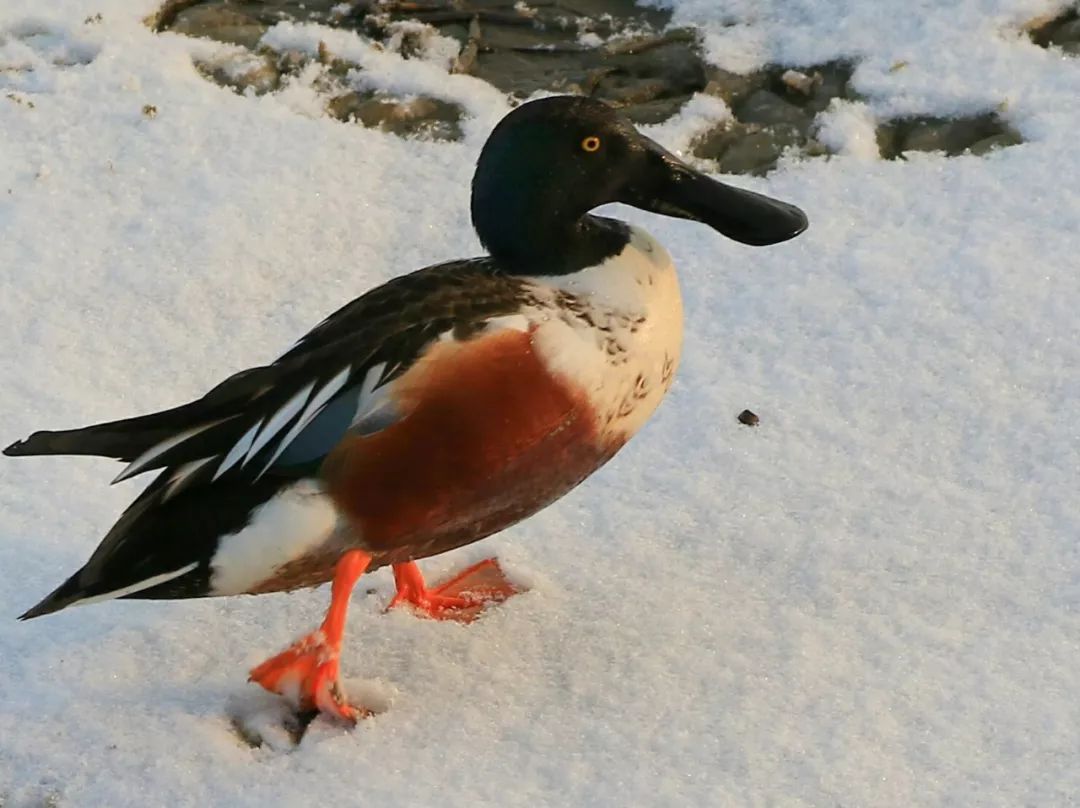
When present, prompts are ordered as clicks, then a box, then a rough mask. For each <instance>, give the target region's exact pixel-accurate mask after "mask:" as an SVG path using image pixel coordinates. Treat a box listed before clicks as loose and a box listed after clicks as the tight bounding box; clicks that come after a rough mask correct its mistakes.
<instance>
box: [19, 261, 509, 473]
mask: <svg viewBox="0 0 1080 808" xmlns="http://www.w3.org/2000/svg"><path fill="white" fill-rule="evenodd" d="M522 290H523V287H522V285H521V284H520V283H519V282H517V281H515V280H514V279H511V278H508V277H506V276H503V275H500V274H499V273H497V272H496V271H495V270H494V268H493V266H492V265H491V262H490V259H474V260H470V261H457V262H452V263H448V264H441V265H437V266H434V267H428V268H426V269H423V270H420V271H418V272H414V273H412V274H410V275H405V276H402V277H400V278H396V279H394V280H392V281H390V282H389V283H386V284H384V285H383V286H380V287H378V288H376V289H374V290H372V291H370V292H368V293H367V294H365V295H363V296H362V297H360V298H357V299H356V300H354V301H352V302H351V303H349V304H348V305H346V306H345V307H343V308H342V309H340V310H338V311H337V312H335V313H334V314H332V315H331V316H330V317H328V318H327V319H326V320H324V321H323V322H322V323H320V324H319V325H318V326H316V327H315V328H314V329H313V330H312V331H311V332H309V333H308V334H307V335H306V336H305V337H303V338H302V339H301V340H300V341H299V342H298V343H297V344H296V345H295V346H293V348H291V349H290V350H289V351H288V352H287V353H285V354H284V355H283V356H281V357H280V358H279V359H278V360H277V361H275V362H274V363H272V364H270V365H266V366H263V367H256V368H251V369H248V370H244V371H241V372H240V373H237V374H235V375H234V376H231V377H230V378H228V379H226V380H225V381H224V382H222V383H221V384H219V385H217V386H216V387H215V388H213V389H212V390H211V391H210V392H208V393H207V394H206V395H205V396H203V397H202V398H200V399H198V400H196V401H193V402H190V403H188V404H184V405H182V406H179V407H175V408H172V409H169V410H164V411H161V412H157V413H152V414H150V415H144V416H140V417H137V418H128V419H123V420H119V421H111V422H108V423H103V424H95V425H93V426H88V427H83V428H80V429H72V430H63V431H42V432H35V433H34V434H33V435H31V436H30V437H29V438H27V439H25V440H22V441H16V442H15V443H13V444H12V445H10V446H8V447H7V448H6V449H5V450H4V454H6V455H9V456H25V455H46V454H71V455H97V456H102V457H112V458H116V459H119V460H124V461H126V462H127V463H128V465H127V467H126V468H125V469H124V470H123V471H122V472H121V473H120V474H119V475H118V476H117V478H116V480H115V481H120V480H125V479H128V478H129V477H132V476H135V475H137V474H141V473H143V472H146V471H152V470H155V469H162V468H170V469H172V474H171V476H170V477H169V478H168V479H167V481H166V483H165V484H169V485H172V486H174V487H176V486H180V485H184V486H185V487H186V486H188V485H190V484H192V483H195V482H198V481H206V480H216V479H219V478H221V477H223V476H229V478H230V479H237V478H245V477H246V478H248V479H251V480H252V481H254V480H257V479H259V478H260V477H262V476H263V475H264V474H267V473H274V474H282V473H284V474H290V473H294V472H295V470H297V469H300V468H301V467H303V466H304V465H306V464H308V463H310V462H312V461H314V460H316V459H317V458H318V457H319V456H320V450H321V449H325V448H329V446H331V445H332V443H333V442H334V441H336V439H337V438H340V435H341V433H342V432H343V431H344V430H345V429H348V428H349V427H350V426H352V425H353V422H354V421H356V422H357V425H358V427H359V428H361V429H365V428H367V429H370V428H373V427H374V426H377V425H378V423H379V422H380V419H383V420H384V421H385V419H386V418H388V417H391V414H390V413H388V412H386V411H385V410H380V408H379V403H380V391H381V390H382V389H383V388H384V386H385V385H386V384H387V383H388V382H391V381H392V380H393V379H395V378H397V377H398V376H400V375H401V374H403V373H404V372H405V371H406V370H408V368H409V367H410V366H411V365H412V363H413V362H415V361H416V359H417V358H418V357H419V356H420V355H421V354H422V353H423V351H424V350H425V348H426V347H427V346H428V345H430V344H431V343H432V342H433V341H434V340H436V339H438V338H439V336H440V335H441V334H444V333H446V332H452V333H455V334H462V333H468V332H469V331H470V330H471V329H477V328H479V327H481V326H482V324H483V322H484V321H485V320H487V319H489V318H492V317H497V316H500V315H503V314H508V313H510V312H512V311H514V310H516V308H517V307H518V306H519V305H520V303H521V295H522Z"/></svg>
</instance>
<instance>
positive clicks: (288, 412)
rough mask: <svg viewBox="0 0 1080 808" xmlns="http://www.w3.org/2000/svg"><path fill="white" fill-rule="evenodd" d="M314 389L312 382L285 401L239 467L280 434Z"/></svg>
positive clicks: (260, 433) (267, 423)
mask: <svg viewBox="0 0 1080 808" xmlns="http://www.w3.org/2000/svg"><path fill="white" fill-rule="evenodd" d="M314 389H315V382H312V383H311V384H309V385H308V386H307V387H305V388H304V389H303V390H301V391H300V392H299V393H297V394H296V395H294V396H293V397H292V398H290V399H289V400H288V401H286V402H285V405H284V406H283V407H282V408H281V409H280V410H278V411H277V412H275V413H274V415H273V417H271V418H270V420H269V421H267V422H266V426H264V427H263V428H262V430H261V431H260V432H259V437H257V438H255V442H254V443H252V444H251V448H250V449H248V452H247V455H245V457H244V462H243V463H241V465H246V464H247V463H248V461H249V460H251V458H253V457H254V456H255V455H257V454H258V453H259V452H260V451H261V450H262V448H263V447H264V446H265V445H266V444H268V443H269V442H270V441H271V440H273V437H274V435H276V434H277V433H278V432H280V431H281V430H282V429H283V428H284V427H285V424H287V423H289V420H290V419H291V418H292V417H293V416H294V415H296V414H297V413H298V412H300V408H301V407H303V406H304V403H305V402H306V401H307V400H308V396H310V395H311V391H312V390H314Z"/></svg>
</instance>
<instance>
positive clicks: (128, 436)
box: [4, 96, 807, 722]
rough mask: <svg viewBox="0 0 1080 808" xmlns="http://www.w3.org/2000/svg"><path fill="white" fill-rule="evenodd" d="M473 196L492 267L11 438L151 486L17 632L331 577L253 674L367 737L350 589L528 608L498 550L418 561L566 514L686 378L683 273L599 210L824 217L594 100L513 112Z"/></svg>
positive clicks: (741, 222) (439, 271) (474, 265)
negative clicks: (99, 413)
mask: <svg viewBox="0 0 1080 808" xmlns="http://www.w3.org/2000/svg"><path fill="white" fill-rule="evenodd" d="M471 191H472V193H471V205H470V208H471V216H472V223H473V227H474V228H475V231H476V234H477V236H478V237H479V240H480V242H481V244H482V245H483V247H484V248H485V249H486V250H487V253H486V254H485V255H482V256H480V257H474V258H469V259H464V260H453V261H448V262H445V263H440V264H437V265H433V266H429V267H426V268H424V269H420V270H418V271H415V272H412V273H410V274H406V275H402V276H399V277H397V278H394V279H392V280H390V281H389V282H387V283H385V284H383V285H381V286H379V287H377V288H374V289H372V290H370V291H368V292H366V293H365V294H363V295H362V296H360V297H359V298H357V299H355V300H353V301H352V302H350V303H348V304H346V305H345V306H344V307H342V308H340V309H339V310H338V311H336V312H335V313H333V314H331V315H330V316H329V317H327V318H326V319H325V320H323V321H322V322H321V323H319V324H318V325H316V326H315V328H313V329H312V330H311V331H310V332H309V333H307V334H306V335H305V336H304V337H302V338H301V339H300V340H299V342H297V343H296V344H295V345H294V346H293V347H291V348H290V349H289V350H288V351H287V352H285V353H284V354H283V355H282V356H280V357H279V358H278V359H276V360H275V361H273V362H271V363H270V364H267V365H263V366H259V367H254V368H249V369H247V370H242V371H240V372H238V373H236V374H235V375H233V376H230V377H229V378H227V379H226V380H225V381H223V382H221V383H220V384H218V385H217V386H216V387H214V388H212V389H211V390H210V391H209V392H207V393H206V394H205V395H204V396H202V397H201V398H199V399H197V400H195V401H191V402H190V403H186V404H182V405H180V406H177V407H174V408H172V409H167V410H164V411H161V412H156V413H151V414H148V415H142V416H138V417H132V418H125V419H122V420H117V421H111V422H108V423H100V424H95V425H92V426H87V427H83V428H79V429H70V430H62V431H39V432H35V433H34V434H32V435H30V436H29V437H28V438H26V439H25V440H21V441H16V442H15V443H13V444H11V445H10V446H8V447H7V448H6V449H5V450H4V454H5V455H8V456H12V457H16V456H29V455H92V456H99V457H107V458H112V459H115V460H120V461H123V462H125V463H126V466H125V467H124V469H123V470H122V471H121V473H120V474H119V475H118V476H117V477H116V479H115V480H114V482H118V481H121V480H127V479H129V478H132V477H135V476H137V475H142V474H147V473H150V472H156V474H155V476H153V478H152V480H151V481H150V483H149V485H148V486H147V487H146V488H145V490H143V491H142V493H141V494H139V495H138V497H137V498H136V499H135V500H134V501H133V502H132V503H131V505H130V506H129V507H128V508H127V509H126V510H124V511H123V513H122V514H121V515H120V517H119V519H118V520H117V522H116V524H115V525H114V526H113V527H112V528H111V529H110V530H109V531H108V532H107V533H106V535H105V537H104V538H103V540H102V541H101V543H100V545H99V546H98V547H97V549H96V550H95V551H94V552H93V553H92V554H91V556H90V558H89V560H88V561H87V562H86V564H85V565H84V566H83V567H82V568H81V569H79V570H78V571H76V572H75V573H74V574H73V575H71V576H70V577H69V578H68V579H67V580H65V581H64V582H63V583H62V584H60V586H58V587H57V588H56V589H55V590H54V591H52V592H51V593H50V594H48V595H47V596H45V597H44V598H43V599H42V600H41V601H40V602H39V603H38V604H37V605H35V606H33V607H32V608H31V609H29V610H27V611H26V612H25V613H24V614H22V615H21V618H20V619H23V620H27V619H30V618H37V617H42V616H44V615H48V614H52V613H54V612H58V611H60V610H61V609H66V608H68V607H71V606H76V605H85V604H91V603H98V602H101V601H108V600H113V599H135V600H138V599H184V598H202V597H220V596H228V595H242V594H263V593H269V592H281V591H290V590H295V589H298V588H302V587H313V586H316V585H320V584H324V583H327V582H330V584H331V586H330V604H329V607H328V609H327V612H326V616H325V619H324V620H323V622H322V623H321V625H320V626H319V627H318V628H317V629H316V630H314V631H312V632H311V633H310V634H307V635H306V636H303V637H301V638H300V639H298V640H296V641H295V642H294V643H292V644H291V645H290V646H288V647H287V648H286V649H285V650H284V651H282V652H281V653H279V654H277V655H275V656H273V657H271V658H270V659H268V660H267V661H266V662H264V663H262V664H261V665H258V666H256V667H255V668H254V669H252V670H251V672H250V676H249V679H250V680H251V681H253V682H255V683H257V684H258V685H261V686H262V687H264V688H265V689H267V690H269V691H271V692H273V693H277V694H280V695H281V696H283V697H285V698H288V699H289V700H291V701H292V703H293V704H294V705H295V706H296V707H297V708H298V709H302V710H306V711H317V712H318V713H322V714H325V715H326V716H329V717H330V718H332V719H338V720H341V721H346V722H353V721H355V720H357V718H358V717H362V715H364V714H365V713H364V708H363V707H362V706H357V705H353V704H350V702H349V701H348V699H347V696H346V694H345V692H344V689H343V687H342V685H341V682H340V658H341V650H342V644H343V637H344V631H345V625H346V617H347V612H348V607H349V600H350V597H351V593H352V591H353V588H354V586H355V585H356V582H357V580H358V579H359V578H360V577H361V576H362V575H366V574H369V573H371V572H373V571H375V570H377V569H379V568H380V567H386V566H389V567H391V569H392V571H393V575H394V580H395V587H396V594H395V595H394V597H393V600H392V601H391V603H390V606H391V607H399V606H408V607H410V608H412V609H413V610H414V611H416V612H417V613H419V614H420V615H422V616H427V617H434V618H438V619H459V618H461V616H462V615H465V618H466V619H472V617H474V616H475V614H476V612H477V609H478V608H483V607H486V606H488V605H490V604H491V603H496V602H498V601H500V600H503V599H505V598H507V597H510V596H512V595H513V594H515V593H516V592H517V591H518V588H517V587H516V586H515V585H514V584H513V583H512V582H511V581H510V579H509V577H508V576H507V575H506V574H505V572H504V571H503V570H502V569H501V567H499V565H498V562H497V560H496V559H493V558H489V559H486V560H485V561H482V562H480V563H479V564H476V565H473V566H472V567H470V568H469V569H467V570H464V571H463V572H462V573H461V574H459V575H456V576H453V577H452V578H451V580H450V581H448V582H446V583H445V584H443V585H440V586H435V587H431V586H428V585H427V584H426V582H425V580H424V577H423V574H422V571H421V570H420V568H419V566H418V565H417V561H418V560H420V559H423V558H426V557H430V556H433V555H436V554H440V553H445V552H448V551H450V550H453V549H455V548H459V547H462V546H464V545H467V544H470V543H472V542H476V541H479V540H481V539H483V538H485V537H488V536H491V535H492V534H495V533H498V532H499V531H501V530H503V529H505V528H507V527H509V526H511V525H513V524H515V523H517V522H519V521H521V520H523V519H525V518H527V517H529V516H530V515H532V514H534V513H536V512H537V511H539V510H540V509H542V508H544V507H546V506H548V505H550V504H551V503H553V502H555V501H556V500H558V499H559V498H560V497H562V496H563V495H564V494H566V493H567V492H568V491H570V490H571V489H573V488H574V487H575V486H577V485H578V484H579V483H581V482H582V481H584V480H585V479H586V478H587V477H589V475H591V474H592V473H593V472H594V471H596V470H597V469H598V468H600V467H601V466H602V465H604V464H605V463H606V462H607V461H608V460H610V459H611V458H612V457H613V456H614V455H615V454H616V453H617V452H618V451H619V450H620V449H621V448H622V447H623V446H624V445H625V444H626V442H627V441H628V440H629V439H630V438H631V437H632V436H633V435H634V434H636V433H637V432H638V431H639V430H640V429H641V428H642V426H643V425H644V424H645V422H646V421H647V420H648V418H649V417H650V416H651V415H652V413H653V412H654V411H655V410H656V408H657V406H658V405H659V403H660V401H661V399H662V398H663V397H664V395H665V393H666V392H667V391H668V389H669V388H670V387H671V384H672V379H673V378H674V375H675V371H676V369H677V367H678V364H679V358H680V353H681V345H682V331H683V309H682V298H681V293H680V289H679V283H678V280H677V278H676V273H675V268H674V266H673V263H672V259H671V257H670V255H669V254H668V252H667V251H666V250H665V249H664V247H663V246H661V244H660V243H659V242H657V241H656V240H655V239H654V238H653V237H652V236H650V235H649V234H648V233H647V232H646V231H645V230H644V229H642V228H640V227H637V226H632V225H630V224H628V223H626V222H623V221H620V220H617V219H613V218H610V217H607V216H601V215H598V214H597V213H594V212H593V211H594V209H596V208H598V207H600V206H602V205H606V204H609V203H616V202H619V203H624V204H626V205H630V206H632V207H635V208H639V209H641V210H644V211H648V212H652V213H655V214H659V215H662V216H667V217H675V218H679V219H686V220H689V221H693V222H698V223H701V224H703V225H705V226H707V227H709V228H711V229H713V230H715V231H717V232H718V233H720V234H721V235H723V236H726V237H727V238H729V239H732V240H734V241H736V242H740V243H742V244H746V245H751V246H767V245H773V244H778V243H781V242H784V241H787V240H789V239H792V238H794V237H795V236H797V235H799V234H800V233H802V232H803V231H804V230H805V229H806V228H807V218H806V215H805V214H804V213H803V211H802V210H801V209H800V208H798V207H796V206H795V205H792V204H789V203H787V202H783V201H780V200H777V199H773V198H771V197H768V196H765V195H762V194H759V193H756V192H754V191H750V190H746V189H742V188H738V187H735V186H732V185H729V184H727V183H724V182H721V181H720V180H717V179H715V178H713V177H711V176H709V175H708V174H706V173H704V172H702V171H699V170H697V169H695V168H693V167H691V166H690V165H689V164H687V163H686V162H684V161H683V160H681V159H680V158H678V157H677V156H675V155H674V154H672V153H671V152H669V151H668V150H666V149H665V148H663V147H662V146H661V145H660V144H659V143H657V142H655V141H654V140H651V139H650V138H648V137H646V136H645V135H643V134H642V133H640V132H639V131H637V130H636V129H635V128H634V126H633V125H632V124H631V123H630V122H629V121H627V120H626V119H625V118H624V117H622V116H621V115H620V114H619V112H618V111H617V110H616V109H615V108H613V107H611V106H609V105H608V104H606V103H605V102H602V101H599V100H595V99H590V98H587V97H578V96H552V97H546V98H542V99H538V100H533V101H530V102H527V103H523V104H521V105H520V106H517V107H515V108H514V109H512V110H511V111H510V112H509V113H508V114H506V115H505V117H503V118H502V119H501V120H500V121H499V123H498V124H497V125H496V126H495V128H494V129H493V131H492V132H491V134H490V135H489V137H488V139H487V141H486V142H485V144H484V146H483V148H482V149H481V152H480V155H479V157H478V159H477V163H476V168H475V173H474V177H473V182H472V189H471Z"/></svg>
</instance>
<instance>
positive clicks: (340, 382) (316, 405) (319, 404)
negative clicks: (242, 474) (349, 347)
mask: <svg viewBox="0 0 1080 808" xmlns="http://www.w3.org/2000/svg"><path fill="white" fill-rule="evenodd" d="M350 373H352V366H351V365H349V366H347V367H346V368H345V369H344V370H343V371H341V373H339V374H338V375H337V376H335V377H334V378H332V379H331V380H330V381H328V382H327V383H326V384H324V385H323V386H322V387H321V388H319V392H317V393H316V394H315V395H314V396H312V398H311V401H310V402H308V405H307V408H306V409H305V410H304V412H303V414H302V415H301V416H300V417H299V418H298V419H297V420H296V423H295V424H293V427H292V429H290V430H289V431H288V432H286V433H285V437H283V438H282V439H281V442H280V443H278V446H277V448H276V449H275V450H274V453H273V454H272V455H271V456H270V459H269V460H268V461H267V462H266V465H265V466H263V468H262V471H260V472H259V473H258V475H257V476H256V477H255V479H256V480H257V479H259V477H262V476H263V474H265V473H266V470H267V469H268V468H270V467H271V466H272V465H274V461H275V460H277V459H278V457H279V456H280V455H281V453H282V452H284V451H285V449H286V448H287V447H288V446H289V444H291V443H292V442H293V441H294V440H296V436H297V435H299V434H300V433H301V432H303V431H304V427H306V426H307V425H308V424H310V423H311V422H312V421H313V420H315V417H316V416H317V415H318V414H319V413H320V412H322V409H323V407H324V406H325V405H326V403H327V402H328V401H329V400H330V399H331V398H333V397H334V396H335V395H336V394H337V393H338V391H340V390H341V388H342V387H344V386H345V382H347V381H348V380H349V374H350Z"/></svg>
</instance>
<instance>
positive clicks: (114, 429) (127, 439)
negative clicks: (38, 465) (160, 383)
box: [4, 410, 182, 462]
mask: <svg viewBox="0 0 1080 808" xmlns="http://www.w3.org/2000/svg"><path fill="white" fill-rule="evenodd" d="M170 416H172V417H170ZM178 422H179V423H182V421H181V419H180V418H179V417H178V414H177V413H176V412H175V411H172V410H170V411H167V412H160V413H154V414H153V415H143V416H140V417H138V418H126V419H124V420H122V421H110V422H108V423H104V424H94V425H93V426H85V427H81V428H79V429H62V430H58V431H55V432H54V431H41V432H35V433H34V434H33V435H31V436H30V437H28V438H26V439H25V440H17V441H15V442H14V443H13V444H11V445H10V446H8V447H7V448H6V449H4V454H5V455H7V456H8V457H25V456H28V455H94V456H97V457H112V458H115V459H117V460H126V461H129V462H130V461H131V460H134V459H135V458H136V457H138V456H139V455H140V454H142V453H143V452H145V451H146V450H147V449H148V448H149V447H151V446H153V445H154V444H156V443H160V442H161V441H163V440H166V439H167V438H168V437H169V436H170V435H173V434H175V433H176V430H177V427H176V425H177V423H178Z"/></svg>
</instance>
